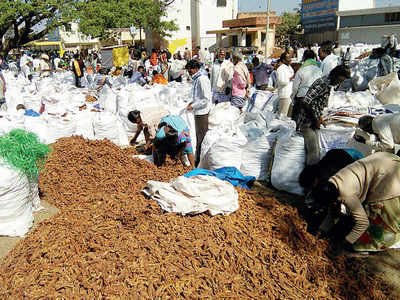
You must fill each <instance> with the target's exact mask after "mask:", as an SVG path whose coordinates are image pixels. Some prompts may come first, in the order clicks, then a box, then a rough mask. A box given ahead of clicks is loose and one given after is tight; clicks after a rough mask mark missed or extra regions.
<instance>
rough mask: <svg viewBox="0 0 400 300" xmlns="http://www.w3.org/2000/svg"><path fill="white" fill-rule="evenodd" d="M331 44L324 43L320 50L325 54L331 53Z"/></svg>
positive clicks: (329, 42)
mask: <svg viewBox="0 0 400 300" xmlns="http://www.w3.org/2000/svg"><path fill="white" fill-rule="evenodd" d="M332 48H333V44H332V42H331V41H325V42H323V43H322V44H321V50H322V51H324V52H325V53H326V54H328V55H329V54H331V53H332Z"/></svg>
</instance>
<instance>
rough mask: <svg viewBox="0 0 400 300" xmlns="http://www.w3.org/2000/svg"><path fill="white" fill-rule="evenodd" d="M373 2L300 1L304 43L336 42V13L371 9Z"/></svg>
mask: <svg viewBox="0 0 400 300" xmlns="http://www.w3.org/2000/svg"><path fill="white" fill-rule="evenodd" d="M374 7H375V2H374V0H302V24H303V28H304V41H305V42H306V43H310V44H311V43H321V42H323V41H325V40H331V41H336V40H338V31H337V25H338V16H337V14H338V13H341V12H345V11H351V10H355V9H358V10H361V9H372V8H374Z"/></svg>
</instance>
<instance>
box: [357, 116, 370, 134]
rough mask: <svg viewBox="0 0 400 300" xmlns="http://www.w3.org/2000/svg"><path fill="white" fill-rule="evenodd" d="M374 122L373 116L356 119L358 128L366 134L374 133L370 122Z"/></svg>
mask: <svg viewBox="0 0 400 300" xmlns="http://www.w3.org/2000/svg"><path fill="white" fill-rule="evenodd" d="M373 120H374V117H373V116H368V115H367V116H362V117H361V118H360V119H358V127H360V128H361V129H362V130H364V131H366V132H368V133H374V130H373V128H372V121H373Z"/></svg>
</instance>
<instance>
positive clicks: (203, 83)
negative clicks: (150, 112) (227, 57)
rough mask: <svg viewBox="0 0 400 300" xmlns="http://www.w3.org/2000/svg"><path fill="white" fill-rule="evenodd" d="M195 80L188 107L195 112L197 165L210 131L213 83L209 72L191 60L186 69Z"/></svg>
mask: <svg viewBox="0 0 400 300" xmlns="http://www.w3.org/2000/svg"><path fill="white" fill-rule="evenodd" d="M185 68H186V69H187V70H188V72H189V75H190V76H192V79H193V88H192V93H191V98H192V99H191V101H190V103H189V105H188V106H187V110H188V111H193V113H194V122H195V127H196V141H197V143H196V163H195V165H196V166H197V165H198V164H199V162H200V152H201V143H202V142H203V139H204V137H205V135H206V133H207V131H208V114H209V112H210V109H211V97H212V96H211V83H210V79H208V76H207V72H206V71H204V69H201V67H200V63H199V62H198V61H196V60H190V61H189V62H188V63H187V65H186V67H185Z"/></svg>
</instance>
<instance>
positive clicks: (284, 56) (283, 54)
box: [279, 52, 289, 61]
mask: <svg viewBox="0 0 400 300" xmlns="http://www.w3.org/2000/svg"><path fill="white" fill-rule="evenodd" d="M288 54H289V53H287V52H283V53H282V54H281V57H280V58H279V60H280V61H284V60H285V59H286V56H287V55H288Z"/></svg>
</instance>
